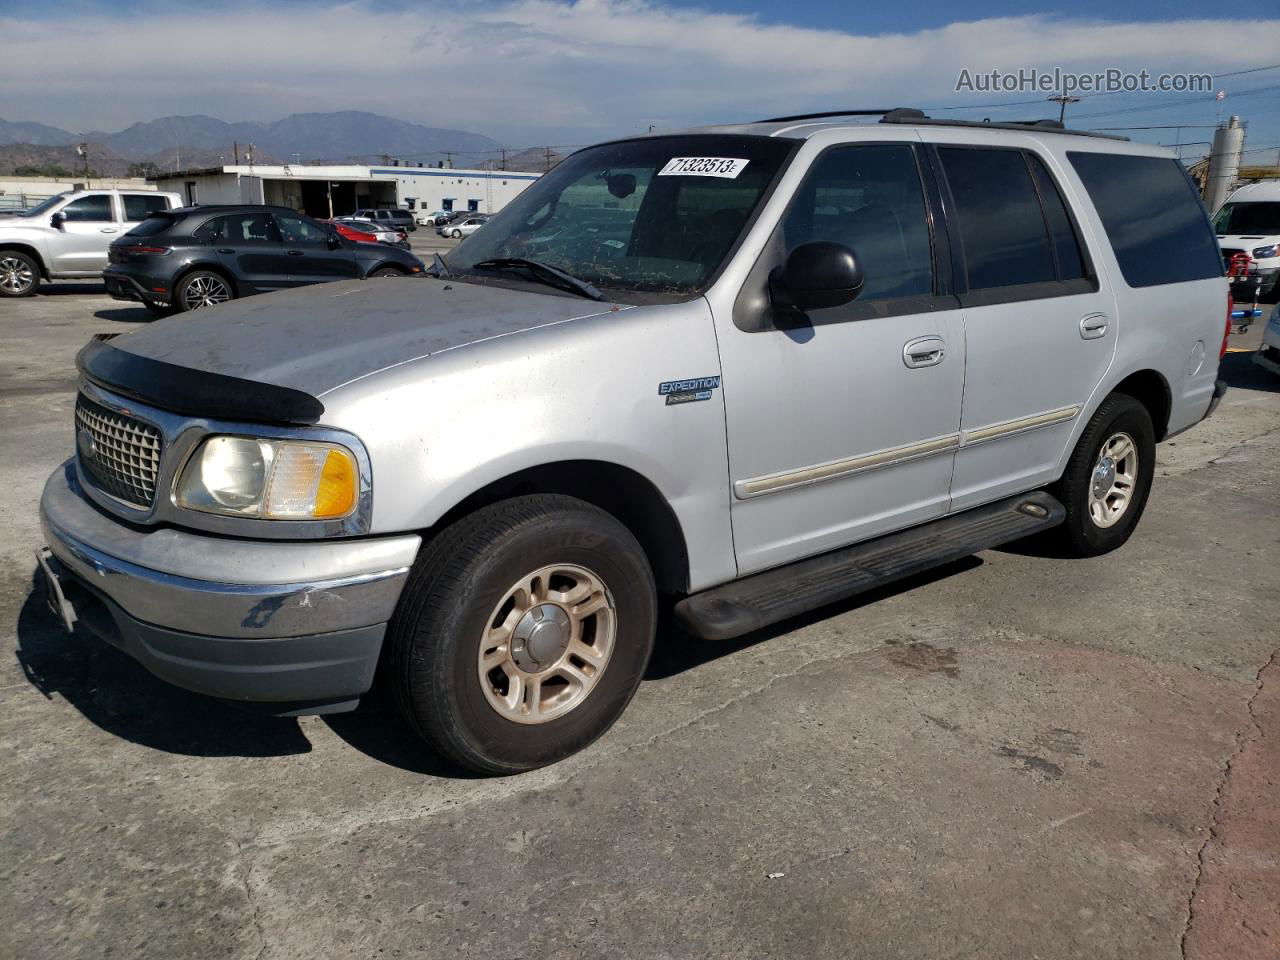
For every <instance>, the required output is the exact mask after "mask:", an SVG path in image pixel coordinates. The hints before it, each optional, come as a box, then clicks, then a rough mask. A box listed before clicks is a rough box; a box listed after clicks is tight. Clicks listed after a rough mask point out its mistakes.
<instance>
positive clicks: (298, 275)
mask: <svg viewBox="0 0 1280 960" xmlns="http://www.w3.org/2000/svg"><path fill="white" fill-rule="evenodd" d="M274 217H275V221H276V226H278V227H279V228H280V235H281V237H282V238H283V239H284V252H285V256H286V257H288V259H289V283H290V284H291V285H292V286H299V285H301V284H304V283H321V282H323V281H326V280H349V279H351V278H352V277H358V276H359V275H360V270H359V267H358V265H357V264H356V258H355V254H354V253H352V250H351V247H349V246H348V245H347V244H345V243H341V242H340V243H339V244H337V245H333V244H332V243H331V241H330V238H331V237H333V236H335V234H333V233H331V232H330V231H329V230H327V229H325V228H324V227H323V226H321V225H320V224H318V223H316V222H315V221H314V220H309V219H307V218H305V217H299V216H295V215H293V214H288V213H277V214H274Z"/></svg>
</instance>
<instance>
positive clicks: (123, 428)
mask: <svg viewBox="0 0 1280 960" xmlns="http://www.w3.org/2000/svg"><path fill="white" fill-rule="evenodd" d="M160 447H161V442H160V431H159V430H157V429H156V428H155V427H153V426H151V425H150V424H147V423H143V422H142V421H141V420H135V419H134V418H133V417H130V416H126V415H125V414H122V413H116V412H115V411H114V410H108V409H107V408H106V407H104V406H102V405H100V404H97V403H94V402H93V401H92V400H90V399H89V398H88V397H86V396H84V395H83V394H81V395H80V396H78V397H77V398H76V450H77V451H78V453H79V455H80V467H81V469H82V470H84V472H85V473H86V474H88V476H89V478H90V479H92V480H93V482H94V484H95V485H96V486H98V487H99V488H100V489H102V490H103V491H105V492H106V493H109V494H110V495H111V496H113V497H116V498H118V499H120V500H123V501H125V502H126V503H131V504H134V505H135V506H139V507H150V506H151V503H152V501H153V500H155V496H156V477H157V476H158V475H159V473H160Z"/></svg>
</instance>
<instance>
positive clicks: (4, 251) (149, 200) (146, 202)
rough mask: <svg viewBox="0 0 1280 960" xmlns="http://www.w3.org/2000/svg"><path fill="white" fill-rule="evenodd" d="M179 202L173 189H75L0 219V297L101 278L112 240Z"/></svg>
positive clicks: (18, 295)
mask: <svg viewBox="0 0 1280 960" xmlns="http://www.w3.org/2000/svg"><path fill="white" fill-rule="evenodd" d="M180 206H182V198H181V197H179V196H178V194H176V193H160V192H158V191H155V190H78V191H74V192H69V193H60V194H58V195H57V196H53V197H50V198H49V199H48V200H45V201H44V202H43V203H40V204H37V205H36V206H34V207H32V208H31V209H30V210H27V211H26V212H25V213H23V214H21V215H19V216H14V217H5V218H4V219H3V220H0V297H28V296H30V295H31V294H33V293H35V292H36V290H37V289H38V288H39V286H40V284H41V282H42V281H46V280H73V279H76V280H78V279H83V278H87V277H92V278H94V279H95V280H97V279H100V278H101V277H102V270H103V268H104V267H105V266H106V265H107V248H108V247H110V246H111V241H113V240H115V239H117V238H118V237H120V236H123V235H124V234H126V233H128V232H129V231H130V230H132V229H133V228H134V227H136V226H137V225H138V224H139V223H141V222H142V221H143V220H145V219H147V217H148V216H150V215H151V214H152V213H154V212H156V211H159V210H172V209H175V208H176V207H180Z"/></svg>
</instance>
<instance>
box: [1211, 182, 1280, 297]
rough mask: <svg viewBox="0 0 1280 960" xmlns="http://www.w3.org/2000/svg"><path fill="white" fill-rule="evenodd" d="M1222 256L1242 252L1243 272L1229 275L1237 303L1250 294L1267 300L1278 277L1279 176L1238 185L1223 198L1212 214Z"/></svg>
mask: <svg viewBox="0 0 1280 960" xmlns="http://www.w3.org/2000/svg"><path fill="white" fill-rule="evenodd" d="M1213 230H1214V233H1216V234H1217V235H1218V245H1219V246H1220V247H1222V258H1223V260H1225V261H1226V263H1227V266H1228V267H1230V266H1231V258H1232V257H1233V256H1237V255H1239V254H1244V255H1246V256H1247V257H1248V258H1249V259H1248V262H1247V272H1246V273H1245V274H1243V275H1242V276H1241V277H1239V278H1234V277H1233V278H1232V282H1231V293H1232V296H1234V297H1235V299H1236V302H1237V303H1246V302H1252V301H1253V299H1254V297H1259V298H1261V299H1263V300H1269V299H1270V298H1271V296H1272V295H1273V294H1275V293H1276V291H1277V288H1278V287H1277V280H1280V180H1264V181H1262V182H1261V183H1251V184H1249V185H1248V186H1244V187H1241V188H1240V189H1239V190H1237V191H1235V193H1233V194H1231V196H1229V197H1228V198H1227V202H1226V203H1224V204H1223V205H1222V209H1221V210H1219V211H1218V212H1217V214H1216V215H1215V216H1214V218H1213Z"/></svg>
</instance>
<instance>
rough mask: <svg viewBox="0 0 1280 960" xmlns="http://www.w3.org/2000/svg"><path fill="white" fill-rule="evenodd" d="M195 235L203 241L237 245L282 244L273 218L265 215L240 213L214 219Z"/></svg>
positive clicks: (207, 222)
mask: <svg viewBox="0 0 1280 960" xmlns="http://www.w3.org/2000/svg"><path fill="white" fill-rule="evenodd" d="M194 235H195V236H197V237H199V238H200V239H201V240H210V241H213V242H215V243H230V244H235V245H240V244H245V243H279V242H280V238H279V236H278V235H277V234H276V231H275V227H273V226H272V224H271V218H270V217H268V216H267V215H266V214H265V213H238V214H231V215H229V216H225V217H214V218H213V219H212V220H209V221H206V222H205V223H204V224H202V225H201V226H200V227H199V228H198V229H197V230H196V231H195V234H194Z"/></svg>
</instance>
